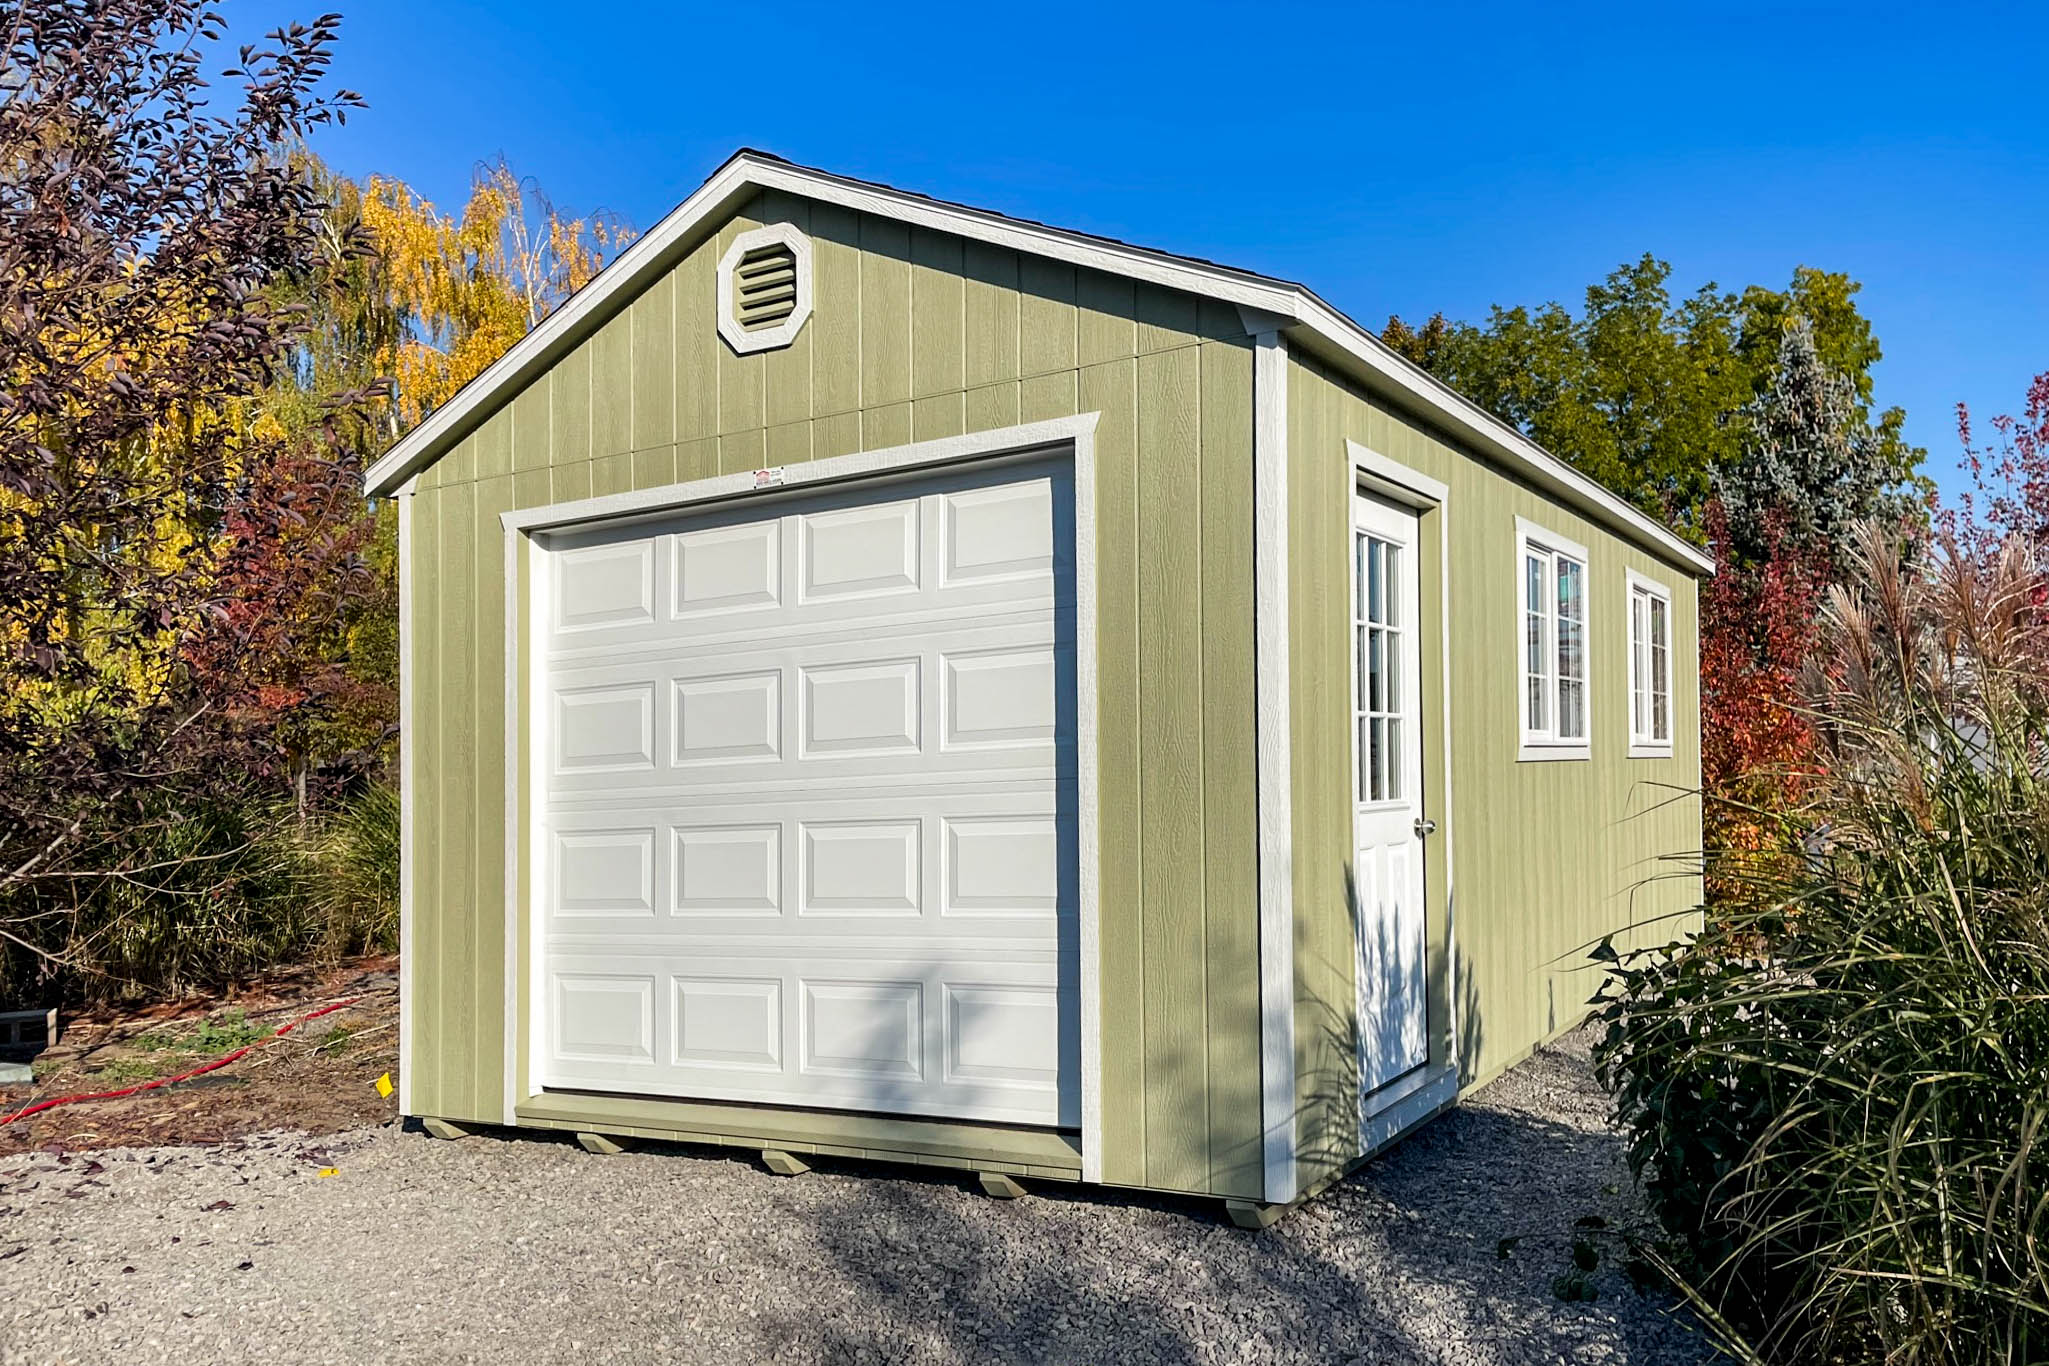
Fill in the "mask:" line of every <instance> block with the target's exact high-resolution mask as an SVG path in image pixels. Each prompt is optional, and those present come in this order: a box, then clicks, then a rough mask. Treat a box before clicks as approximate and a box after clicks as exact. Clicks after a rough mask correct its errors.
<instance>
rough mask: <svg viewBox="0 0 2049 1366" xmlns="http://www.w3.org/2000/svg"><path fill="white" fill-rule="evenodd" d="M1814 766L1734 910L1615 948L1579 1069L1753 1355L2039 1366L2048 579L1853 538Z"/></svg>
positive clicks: (1709, 1291)
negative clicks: (1592, 1070)
mask: <svg viewBox="0 0 2049 1366" xmlns="http://www.w3.org/2000/svg"><path fill="white" fill-rule="evenodd" d="M1848 564H1849V572H1848V573H1847V575H1846V581H1845V583H1844V584H1843V585H1841V586H1839V587H1838V588H1836V589H1835V590H1833V591H1832V593H1831V595H1830V597H1829V599H1828V601H1827V603H1826V605H1825V607H1824V609H1823V612H1822V615H1821V620H1820V623H1819V628H1818V635H1819V646H1818V648H1817V651H1816V653H1815V657H1814V660H1813V665H1812V668H1811V671H1810V677H1809V680H1808V686H1807V695H1808V704H1809V706H1810V707H1811V709H1812V716H1813V719H1814V723H1815V725H1816V728H1817V732H1818V734H1819V737H1820V743H1821V748H1822V760H1823V769H1824V774H1823V776H1822V777H1821V778H1820V779H1819V780H1818V782H1817V783H1816V786H1815V788H1814V795H1813V799H1812V801H1811V803H1810V804H1809V805H1808V806H1806V807H1804V808H1803V809H1802V810H1800V811H1797V812H1789V813H1781V814H1780V815H1779V816H1778V818H1777V819H1778V823H1779V829H1780V832H1781V836H1782V838H1781V839H1780V840H1779V841H1778V843H1777V845H1776V847H1775V848H1774V849H1772V850H1768V851H1766V852H1763V853H1758V854H1752V855H1749V856H1747V857H1746V859H1745V862H1744V864H1743V866H1742V867H1740V868H1737V869H1733V870H1725V871H1727V872H1729V873H1730V874H1731V875H1732V876H1735V877H1738V878H1741V879H1743V880H1744V882H1745V883H1746V886H1747V890H1748V892H1750V893H1751V895H1748V896H1746V898H1744V900H1745V904H1746V907H1747V909H1744V910H1742V911H1740V912H1738V913H1735V914H1733V915H1727V916H1710V917H1709V922H1708V926H1707V928H1706V929H1705V930H1704V931H1703V932H1702V933H1701V934H1700V935H1698V936H1697V937H1695V938H1693V939H1692V940H1691V941H1689V942H1687V943H1685V944H1678V945H1670V946H1667V947H1665V948H1662V949H1654V950H1647V951H1643V952H1639V953H1635V954H1631V955H1627V956H1619V957H1618V956H1617V955H1616V954H1615V953H1614V952H1613V950H1612V949H1611V948H1609V947H1608V946H1606V945H1604V946H1603V947H1602V949H1601V950H1600V951H1599V953H1600V956H1603V957H1605V958H1606V959H1607V960H1608V961H1609V963H1610V973H1609V976H1608V978H1607V981H1606V983H1605V985H1604V986H1603V988H1602V989H1601V991H1600V993H1599V994H1598V995H1597V996H1596V997H1595V1001H1594V1005H1595V1015H1596V1019H1597V1021H1598V1022H1599V1023H1600V1025H1601V1026H1602V1035H1601V1039H1600V1042H1599V1043H1598V1044H1597V1047H1596V1051H1595V1062H1596V1066H1597V1069H1598V1071H1599V1073H1600V1075H1601V1078H1602V1080H1603V1082H1604V1083H1605V1084H1606V1085H1607V1086H1608V1087H1609V1088H1610V1090H1611V1091H1612V1092H1613V1094H1614V1096H1615V1100H1616V1110H1617V1117H1618V1119H1619V1120H1620V1122H1621V1124H1622V1126H1623V1128H1624V1131H1625V1134H1626V1135H1627V1140H1628V1152H1629V1157H1630V1160H1631V1162H1632V1164H1633V1165H1634V1167H1635V1168H1636V1170H1637V1172H1638V1175H1639V1177H1640V1179H1641V1180H1642V1181H1643V1184H1644V1187H1645V1190H1646V1194H1647V1196H1648V1198H1649V1200H1650V1201H1651V1203H1652V1206H1653V1209H1654V1211H1655V1212H1656V1214H1657V1215H1658V1217H1659V1218H1660V1219H1661V1221H1662V1222H1663V1223H1664V1224H1665V1226H1666V1227H1667V1229H1668V1230H1669V1231H1670V1232H1671V1233H1672V1234H1673V1235H1675V1237H1676V1238H1677V1239H1678V1240H1679V1242H1680V1244H1681V1246H1682V1247H1683V1248H1684V1249H1685V1255H1684V1256H1683V1258H1682V1260H1681V1264H1680V1267H1679V1271H1680V1273H1681V1274H1682V1275H1683V1276H1684V1277H1685V1278H1686V1280H1687V1281H1689V1282H1690V1283H1691V1285H1692V1287H1693V1288H1694V1289H1695V1290H1697V1291H1698V1292H1699V1293H1700V1294H1701V1296H1702V1297H1703V1299H1704V1301H1705V1303H1706V1304H1707V1305H1709V1306H1711V1307H1712V1308H1713V1309H1715V1310H1717V1311H1719V1313H1720V1315H1721V1316H1722V1317H1723V1318H1725V1319H1726V1320H1728V1321H1729V1322H1730V1323H1732V1324H1734V1325H1735V1326H1736V1327H1737V1328H1738V1329H1740V1330H1741V1331H1742V1333H1743V1334H1744V1335H1745V1336H1746V1337H1747V1339H1748V1340H1749V1344H1750V1347H1751V1348H1752V1349H1754V1351H1755V1352H1756V1354H1757V1356H1758V1357H1759V1358H1760V1359H1762V1360H1765V1361H1769V1362H1788V1363H1790V1362H1824V1363H1827V1362H1871V1363H1877V1362H1885V1363H1888V1366H1967V1364H1968V1366H1981V1364H1982V1366H1995V1364H1996V1366H2023V1364H2024V1363H2035V1362H2042V1361H2045V1360H2049V1147H2045V1138H2049V617H2045V603H2049V579H2045V577H2044V575H2043V574H2042V572H2041V571H2040V569H2039V568H2038V566H2037V565H2035V564H2034V563H2033V562H2032V561H2031V560H2030V558H2029V556H2028V555H2027V554H2026V553H2025V552H2024V551H2023V550H2022V549H2021V548H2020V547H2019V545H2018V544H2017V543H2016V544H2014V545H2010V546H2008V547H2006V548H2005V549H2004V550H2002V551H1999V552H1997V553H1994V554H1991V555H1979V556H1973V555H1966V554H1962V553H1959V552H1957V551H1955V550H1954V549H1953V548H1947V547H1944V546H1941V545H1937V546H1932V547H1925V546H1924V547H1914V546H1908V545H1904V544H1901V543H1900V542H1898V541H1897V540H1895V539H1894V538H1893V537H1891V536H1889V535H1887V534H1886V533H1883V532H1881V531H1879V530H1876V529H1873V528H1868V527H1867V528H1864V529H1861V530H1860V531H1859V533H1858V534H1857V536H1856V537H1855V541H1854V544H1853V545H1852V547H1851V548H1850V553H1849V556H1848Z"/></svg>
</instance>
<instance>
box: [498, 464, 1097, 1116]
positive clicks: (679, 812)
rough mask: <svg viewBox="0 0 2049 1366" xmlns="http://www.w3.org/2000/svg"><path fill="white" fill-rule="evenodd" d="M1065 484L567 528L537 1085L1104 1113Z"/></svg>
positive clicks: (947, 481) (885, 490)
mask: <svg viewBox="0 0 2049 1366" xmlns="http://www.w3.org/2000/svg"><path fill="white" fill-rule="evenodd" d="M1071 494H1072V489H1071V474H1070V469H1069V467H1068V466H1066V465H1065V464H1064V463H1062V464H1059V465H1047V464H1034V465H1017V464H1009V465H1005V466H998V467H995V468H991V469H985V470H982V471H980V472H977V473H971V474H961V473H956V474H952V475H946V476H941V477H930V476H928V477H926V478H924V479H921V480H919V481H917V482H902V481H890V482H872V483H867V484H862V485H852V486H847V487H846V488H844V489H841V490H839V491H837V492H831V493H824V494H814V495H808V496H796V495H787V496H785V495H777V496H770V497H765V498H756V499H752V500H743V502H742V503H741V504H739V505H734V506H731V507H729V508H727V509H725V510H723V511H715V512H709V513H698V514H692V515H689V516H680V517H676V518H673V519H671V520H668V521H665V522H652V523H651V522H640V523H637V524H633V525H630V526H627V527H623V528H619V529H613V530H597V531H589V532H581V533H575V534H555V535H552V536H550V537H547V538H546V539H545V541H544V548H545V549H546V551H547V552H548V553H547V557H546V559H547V563H548V566H549V570H548V575H547V577H548V579H549V593H548V596H547V598H546V599H545V607H544V608H543V610H544V612H545V614H546V619H545V621H544V622H543V623H541V627H542V630H541V634H542V637H543V640H544V645H545V649H544V653H543V658H542V662H541V666H540V667H541V669H542V670H543V674H542V677H543V680H544V685H543V688H542V689H541V690H540V692H539V700H540V705H541V707H542V708H543V711H542V715H541V718H540V726H539V727H538V734H537V737H536V739H537V744H536V749H537V753H538V754H539V755H540V756H541V759H540V762H541V763H542V764H543V765H544V775H545V776H544V778H543V788H544V791H543V795H542V808H543V823H542V830H541V838H540V840H539V844H540V846H541V848H540V849H539V851H538V863H539V865H540V878H541V881H540V884H539V885H540V887H541V889H542V890H541V898H542V917H541V934H542V944H541V977H542V983H541V988H542V997H543V999H542V1002H541V1013H542V1018H543V1034H544V1037H543V1039H542V1040H541V1041H540V1043H539V1048H540V1057H541V1064H540V1071H541V1077H540V1080H541V1083H542V1085H544V1086H548V1087H555V1088H570V1089H582V1090H597V1091H613V1092H635V1093H647V1094H660V1095H674V1096H694V1097H705V1098H712V1099H725V1100H740V1101H757V1102H769V1103H777V1104H786V1105H801V1106H829V1107H837V1108H850V1109H859V1110H871V1111H882V1112H890V1113H900V1114H917V1115H949V1116H960V1117H966V1118H975V1119H984V1120H997V1121H1005V1122H1011V1123H1021V1124H1041V1125H1065V1126H1073V1125H1076V1124H1078V1123H1079V1119H1080V1116H1079V1111H1080V1102H1079V1094H1078V1088H1077V1085H1076V1082H1077V1075H1078V1070H1079V1054H1080V1047H1079V1029H1078V1021H1077V1011H1076V995H1077V991H1076V971H1075V963H1076V956H1075V936H1076V932H1077V920H1076V902H1077V896H1078V891H1077V889H1078V885H1079V879H1078V870H1077V862H1076V841H1075V819H1074V810H1075V804H1074V791H1075V788H1074V765H1075V747H1074V696H1075V694H1074V648H1073V647H1074V589H1073V585H1074V565H1073V556H1072V547H1073V544H1074V534H1073V520H1072V508H1073V500H1072V496H1071Z"/></svg>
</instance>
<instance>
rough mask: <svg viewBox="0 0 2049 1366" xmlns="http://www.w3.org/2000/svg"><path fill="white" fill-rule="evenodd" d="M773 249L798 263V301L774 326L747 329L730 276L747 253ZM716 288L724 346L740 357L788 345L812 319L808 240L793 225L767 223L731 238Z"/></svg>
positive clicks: (809, 244) (716, 307)
mask: <svg viewBox="0 0 2049 1366" xmlns="http://www.w3.org/2000/svg"><path fill="white" fill-rule="evenodd" d="M773 246H780V247H783V248H785V249H787V250H788V251H789V253H790V256H791V259H793V260H794V261H795V262H796V264H797V300H796V303H795V305H794V306H793V307H792V308H791V309H790V315H789V316H788V317H787V318H784V319H783V320H782V321H781V322H779V323H777V324H776V325H775V326H773V327H757V328H754V329H752V330H750V329H748V328H745V327H742V326H741V325H740V316H739V312H738V310H737V308H736V307H735V305H734V299H733V273H734V272H735V271H737V270H738V269H739V268H740V262H741V261H742V260H743V259H744V258H745V257H746V256H747V255H748V254H749V253H750V252H754V251H759V250H760V249H761V248H763V247H773ZM716 288H717V289H718V300H717V302H716V304H715V305H714V309H715V314H714V315H715V316H716V317H717V318H718V320H719V335H720V336H721V337H724V338H725V339H726V345H728V346H730V347H732V348H733V349H734V350H735V351H737V352H739V353H740V354H741V355H743V356H744V355H747V354H749V353H750V352H754V351H773V350H775V349H776V348H777V347H782V346H788V345H789V344H790V343H791V342H793V341H795V340H797V334H798V333H799V332H801V331H803V330H804V324H805V322H806V321H807V320H809V318H810V317H811V239H810V238H809V237H806V236H805V235H804V234H803V232H802V231H800V230H799V229H798V228H797V227H796V225H795V224H792V223H770V224H769V225H768V226H767V227H762V228H752V229H749V230H748V231H746V232H743V233H741V234H740V235H739V236H738V237H735V238H734V239H733V245H732V246H730V247H727V248H726V254H725V255H724V256H721V257H720V258H719V269H718V282H717V285H716Z"/></svg>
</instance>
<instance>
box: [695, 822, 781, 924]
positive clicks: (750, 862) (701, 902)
mask: <svg viewBox="0 0 2049 1366" xmlns="http://www.w3.org/2000/svg"><path fill="white" fill-rule="evenodd" d="M668 830H669V851H670V852H669V857H670V882H671V885H672V886H673V887H674V889H675V897H674V900H673V901H672V902H670V903H669V909H670V910H671V911H672V912H673V913H674V914H676V915H680V916H690V917H693V918H702V917H708V916H738V917H742V918H744V919H746V920H749V921H754V920H759V919H760V918H761V917H763V916H777V915H781V914H782V910H783V885H784V878H783V827H782V825H781V823H780V822H771V823H766V824H758V825H731V824H719V825H700V824H692V823H687V822H681V821H676V822H672V823H671V824H670V825H669V827H668Z"/></svg>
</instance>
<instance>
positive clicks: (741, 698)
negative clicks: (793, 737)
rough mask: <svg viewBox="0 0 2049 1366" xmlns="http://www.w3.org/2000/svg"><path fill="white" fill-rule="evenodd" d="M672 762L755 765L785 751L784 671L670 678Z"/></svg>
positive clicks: (680, 764) (768, 670) (776, 757)
mask: <svg viewBox="0 0 2049 1366" xmlns="http://www.w3.org/2000/svg"><path fill="white" fill-rule="evenodd" d="M668 695H669V762H670V763H671V764H674V765H677V766H679V767H684V766H696V765H701V764H733V763H745V764H754V763H762V762H771V761H774V760H777V759H780V758H781V757H782V755H783V675H782V671H781V670H780V669H767V670H762V671H759V672H754V673H730V674H711V675H709V676H702V677H690V678H671V679H670V680H669V688H668Z"/></svg>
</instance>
